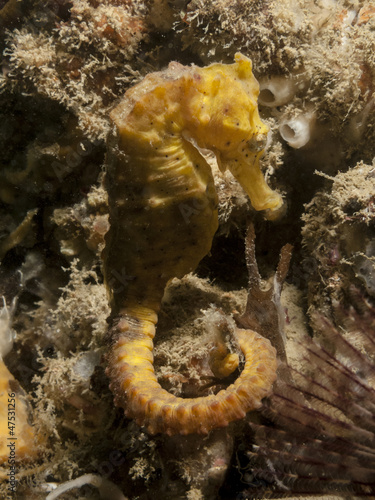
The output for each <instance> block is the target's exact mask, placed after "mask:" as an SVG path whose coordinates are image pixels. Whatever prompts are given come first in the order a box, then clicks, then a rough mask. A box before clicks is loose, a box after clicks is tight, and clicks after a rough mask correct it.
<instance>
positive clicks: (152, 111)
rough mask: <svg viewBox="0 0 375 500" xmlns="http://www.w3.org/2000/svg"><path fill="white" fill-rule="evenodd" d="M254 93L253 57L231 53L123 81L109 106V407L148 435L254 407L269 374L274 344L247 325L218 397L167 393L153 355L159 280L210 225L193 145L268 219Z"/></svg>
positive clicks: (177, 273)
mask: <svg viewBox="0 0 375 500" xmlns="http://www.w3.org/2000/svg"><path fill="white" fill-rule="evenodd" d="M258 93H259V88H258V83H257V81H256V80H255V78H254V76H253V74H252V71H251V61H250V60H249V59H247V58H246V57H244V56H242V55H241V54H236V57H235V63H234V64H232V65H224V64H213V65H211V66H208V67H206V68H198V67H196V66H192V67H184V66H181V65H180V64H178V63H171V64H170V65H169V67H168V69H167V70H165V71H163V72H158V73H152V74H150V75H148V76H147V77H146V78H145V79H144V80H143V81H142V82H141V83H139V84H138V85H136V86H135V87H133V88H132V89H130V90H129V91H128V92H127V93H126V94H125V96H124V99H123V100H122V101H121V102H120V104H119V105H118V106H117V107H116V108H115V109H114V110H113V111H112V113H111V119H112V121H113V133H112V135H111V136H110V137H109V139H108V152H107V173H106V186H107V190H108V198H109V206H110V220H111V229H110V231H109V234H108V235H107V244H106V248H105V251H104V255H103V257H104V269H105V277H106V282H107V285H108V289H109V291H110V294H111V307H112V317H113V327H112V330H111V341H112V348H111V350H110V352H109V355H108V368H107V374H108V376H109V378H110V379H111V389H112V391H113V392H114V395H115V401H116V404H118V405H120V406H122V407H123V408H124V409H125V413H126V415H128V416H129V417H132V418H135V419H136V421H137V422H138V423H139V424H140V425H144V426H146V428H147V429H148V431H149V432H151V433H156V432H166V433H168V434H175V433H181V434H188V433H192V432H200V433H206V432H208V431H210V430H211V429H213V428H216V427H221V426H225V425H227V424H228V422H230V421H232V420H235V419H239V418H242V417H243V416H244V415H245V413H246V412H247V411H249V410H251V409H254V408H257V407H259V405H260V402H261V399H262V398H263V397H264V396H266V395H268V394H270V392H271V388H272V383H273V381H274V380H275V377H276V358H275V351H274V349H273V347H272V346H271V345H270V343H269V342H268V341H267V340H265V339H263V338H262V337H261V336H259V335H258V334H257V333H255V332H252V331H250V330H240V329H238V332H237V336H238V342H239V345H240V348H241V349H242V351H243V352H244V354H245V360H246V361H245V368H244V370H243V371H242V373H241V375H240V377H239V378H238V379H237V381H236V382H235V383H234V384H233V385H231V386H229V387H228V388H227V389H226V390H225V391H221V392H220V393H218V394H216V395H215V396H208V397H206V398H196V399H182V398H177V397H175V396H173V395H171V394H169V393H168V392H167V391H165V390H163V389H162V388H161V387H160V385H159V384H158V382H157V380H156V377H155V374H154V370H153V364H152V363H153V355H152V349H153V342H152V339H153V337H154V334H155V324H156V322H157V312H158V311H159V308H160V303H161V299H162V296H163V293H164V288H165V286H166V284H167V282H168V281H169V280H170V279H171V278H173V277H182V276H184V275H185V274H187V273H188V272H191V271H193V270H194V269H195V268H196V266H197V265H198V263H199V261H200V260H201V259H202V258H203V257H204V256H205V255H206V254H207V253H208V252H209V250H210V248H211V243H212V239H213V236H214V234H215V232H216V229H217V226H218V218H217V195H216V192H215V187H214V181H213V177H212V173H211V169H210V167H209V165H208V164H207V162H206V160H205V159H204V158H203V156H202V155H201V154H200V152H199V150H198V149H197V146H198V147H201V148H207V149H210V150H212V151H213V152H214V153H215V154H216V156H217V158H218V161H219V165H221V166H222V167H228V168H229V169H230V170H231V172H232V173H233V175H234V176H235V177H236V178H237V180H238V181H239V182H240V184H241V186H242V187H243V188H244V190H245V191H246V193H247V194H248V195H249V197H250V200H251V203H252V205H253V207H254V208H255V209H256V210H265V211H266V216H268V217H269V218H272V217H274V216H275V215H276V214H277V213H278V211H279V210H280V208H281V206H282V199H281V196H280V195H279V194H278V193H276V192H274V191H272V190H271V189H270V188H269V186H268V185H267V184H266V182H265V180H264V178H263V176H262V173H261V171H260V169H259V166H258V158H259V156H260V155H261V154H262V148H263V147H264V142H265V137H266V134H267V127H266V126H265V125H264V124H263V123H262V122H261V121H260V118H259V114H258V108H257V96H258ZM234 368H235V367H234ZM223 371H224V372H225V371H226V368H225V367H224V368H223Z"/></svg>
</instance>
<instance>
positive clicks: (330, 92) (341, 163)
mask: <svg viewBox="0 0 375 500" xmlns="http://www.w3.org/2000/svg"><path fill="white" fill-rule="evenodd" d="M0 45H1V52H2V59H1V65H2V71H1V72H0V100H1V106H0V114H1V120H0V141H1V142H2V147H1V160H0V298H1V301H0V304H1V306H0V348H1V350H0V355H1V363H0V375H1V378H0V385H1V388H2V389H1V398H0V411H1V422H0V432H1V434H0V450H1V454H0V496H1V497H4V498H6V497H7V495H13V496H11V498H17V499H26V498H27V499H42V498H43V499H44V498H47V499H48V500H52V499H53V498H61V499H62V498H71V499H73V498H77V499H78V498H93V499H94V498H117V499H123V498H129V499H134V500H135V499H142V500H143V499H150V498H153V499H159V498H163V499H173V500H174V499H184V498H186V499H189V500H195V499H197V500H202V499H215V498H221V499H230V500H232V499H251V498H281V497H283V498H284V497H287V498H296V497H299V496H304V497H305V496H308V497H316V496H320V495H330V497H332V496H335V498H353V497H356V496H367V497H375V481H374V477H375V446H374V444H375V438H374V431H375V428H374V427H375V425H374V419H375V397H374V394H375V393H374V390H375V365H374V357H375V309H374V305H375V220H374V219H375V194H374V193H375V163H374V157H375V127H374V125H375V113H374V99H375V95H374V77H375V55H374V54H375V7H374V4H373V2H371V1H350V0H347V1H343V0H338V1H335V0H321V1H319V0H316V1H307V0H287V1H285V2H278V1H276V0H267V1H260V0H256V1H252V2H250V1H249V2H244V1H241V0H237V1H228V0H213V1H208V0H193V1H191V2H186V1H166V0H147V1H131V0H105V1H103V2H99V1H97V0H71V1H58V0H47V1H43V2H42V1H41V0H35V1H30V0H20V1H15V0H9V1H7V0H2V1H0ZM237 52H241V53H242V54H243V55H244V56H246V57H248V58H250V59H251V60H252V63H253V73H254V75H255V77H256V78H257V80H258V81H259V85H260V93H259V97H258V104H259V113H260V117H261V119H262V121H263V122H265V123H266V124H267V126H268V127H269V129H270V131H269V133H268V138H267V144H266V147H265V152H264V154H263V156H262V158H261V160H260V162H261V167H262V171H263V173H264V175H265V177H266V179H267V182H268V184H269V185H270V186H271V187H272V189H274V190H276V191H278V192H279V193H281V194H282V196H283V198H284V201H285V205H286V209H285V213H284V215H283V216H282V217H280V218H279V219H278V220H276V221H267V220H265V219H264V217H263V216H262V215H261V214H259V213H257V212H256V211H255V210H254V209H253V208H252V207H251V205H250V202H249V200H248V198H247V196H246V194H245V192H244V191H243V190H242V188H241V187H240V185H239V184H238V183H237V181H236V180H235V178H234V177H233V176H232V174H231V173H230V172H229V171H224V172H223V171H222V170H221V169H220V166H219V165H218V164H217V162H216V160H215V158H214V156H213V155H210V154H209V153H208V152H206V151H203V152H202V154H203V155H205V158H206V160H207V161H208V162H209V164H210V165H211V168H212V172H213V177H214V183H215V190H216V192H217V196H218V219H219V227H218V230H217V232H216V235H215V237H214V240H213V244H212V248H211V252H210V254H209V255H208V256H206V257H205V258H204V259H203V260H202V261H201V262H200V264H199V266H198V268H197V269H196V270H195V272H194V273H190V274H188V275H186V276H184V277H182V278H181V279H173V280H172V281H171V282H170V283H169V284H168V286H167V288H166V290H165V293H164V297H163V301H162V305H161V310H160V312H159V322H158V327H157V335H156V338H155V349H154V366H155V371H156V374H157V377H158V381H159V382H160V384H161V385H162V387H163V388H164V389H166V390H168V391H169V392H170V393H172V394H174V395H176V396H179V397H189V398H190V397H192V398H196V397H199V396H208V395H211V394H216V393H217V392H218V391H220V390H222V389H225V388H226V387H228V386H229V385H230V384H232V383H233V382H234V380H235V378H236V377H237V376H238V373H239V370H237V372H236V373H235V374H233V375H228V374H225V373H224V374H223V373H220V370H219V371H218V370H217V367H216V365H215V363H212V362H210V360H212V359H213V355H214V356H216V354H218V355H219V356H220V355H221V353H222V352H223V353H224V354H226V353H228V352H229V353H230V354H233V355H234V356H238V359H239V363H240V364H239V366H240V368H241V366H242V365H241V363H242V359H241V354H240V353H239V350H238V345H237V343H236V339H235V336H234V335H233V331H234V330H235V328H236V327H238V325H242V326H241V328H252V329H256V331H257V332H258V333H260V334H261V335H262V336H264V337H266V338H268V339H269V340H270V341H271V343H272V344H273V345H274V347H275V348H276V350H277V355H278V364H279V367H278V374H277V381H276V383H275V384H274V387H273V393H272V394H271V396H270V397H269V398H266V399H265V400H264V404H263V406H262V408H260V409H259V410H257V411H254V412H250V413H249V414H248V415H247V416H246V417H245V418H243V419H242V420H238V421H237V422H235V423H232V424H230V425H229V426H227V427H225V428H223V429H216V430H214V431H212V432H211V433H210V434H209V435H208V436H204V437H202V436H197V435H194V434H192V435H188V436H180V435H178V436H167V435H164V434H157V435H156V436H150V435H149V434H148V433H147V432H146V430H145V429H144V428H142V427H139V426H138V425H137V424H136V423H135V422H134V421H133V420H131V419H128V418H126V417H125V415H124V412H123V410H122V409H121V408H116V407H115V405H114V403H113V395H112V393H111V391H110V390H109V381H108V378H107V377H106V374H105V366H106V363H105V356H106V352H107V343H106V338H107V337H106V336H107V333H108V323H107V319H108V318H109V316H110V308H109V301H108V296H107V290H106V287H105V285H104V282H103V270H102V259H101V255H102V252H103V249H104V247H105V235H106V234H107V233H108V230H109V227H110V219H109V208H108V195H107V192H106V189H105V186H104V183H103V168H104V164H105V157H106V150H107V145H106V138H107V135H108V133H109V132H110V130H111V122H110V118H109V113H110V112H111V110H112V109H113V108H114V107H115V106H116V105H117V104H118V102H119V99H120V98H121V97H122V96H123V95H124V93H125V92H126V90H127V89H129V88H130V87H132V86H133V85H135V84H136V83H137V82H139V81H141V80H142V79H143V78H144V77H145V76H146V75H147V74H149V73H152V72H155V71H161V70H164V69H165V68H166V67H167V66H168V64H169V63H170V62H172V61H176V62H178V63H181V64H183V65H190V64H195V65H197V66H200V67H202V66H207V65H208V64H211V63H217V62H222V63H225V64H229V63H232V62H233V59H234V54H235V53H237ZM287 245H292V246H293V250H292V251H291V248H290V246H287ZM290 252H292V253H291V260H290ZM289 260H290V262H289ZM287 273H288V274H287ZM117 280H118V281H119V286H120V287H121V286H123V285H126V284H127V283H128V282H129V281H131V280H132V269H127V268H125V269H123V272H122V273H120V275H119V276H117ZM214 359H215V358H214ZM8 394H12V396H10V397H9V399H10V402H9V401H8ZM9 405H13V406H15V410H14V409H13V406H9ZM13 411H14V412H15V420H13V418H12V417H13V416H14V414H13V413H11V412H13ZM8 419H10V420H9V421H10V425H8ZM12 429H13V430H12ZM10 431H12V432H15V433H16V437H17V439H18V445H17V447H16V455H15V458H14V457H13V456H10V453H11V448H8V447H7V446H6V443H7V438H9V437H11V436H10V435H9V432H10ZM17 433H18V434H17ZM13 458H14V460H15V462H12V460H13ZM10 472H11V473H12V475H13V474H14V477H15V479H16V483H15V489H16V493H13V492H12V491H9V487H11V486H12V484H11V483H10V482H9V478H10V477H11V476H10V475H9V473H10ZM12 477H13V476H12Z"/></svg>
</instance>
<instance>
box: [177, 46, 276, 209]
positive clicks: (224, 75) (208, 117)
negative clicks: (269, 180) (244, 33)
mask: <svg viewBox="0 0 375 500" xmlns="http://www.w3.org/2000/svg"><path fill="white" fill-rule="evenodd" d="M187 78H188V81H187V85H186V86H187V88H189V85H190V90H189V98H187V99H186V100H185V106H184V108H183V113H184V114H185V119H186V123H187V128H188V132H189V134H190V135H191V136H192V137H194V139H195V141H196V143H197V144H198V146H199V147H202V148H207V149H211V150H212V151H214V152H215V154H216V157H217V159H218V162H219V166H220V167H221V168H222V170H224V169H226V168H228V169H229V170H230V171H231V172H232V174H233V175H234V176H235V177H236V179H237V180H238V181H239V183H240V184H241V186H242V187H243V189H244V190H245V191H246V193H247V194H248V196H249V198H250V200H251V202H252V205H253V207H254V208H255V209H256V210H266V211H267V212H266V216H267V217H268V218H276V216H277V215H278V214H279V213H280V209H281V207H282V205H283V202H282V198H281V196H280V194H278V193H276V192H275V191H272V190H271V189H270V188H269V187H268V186H267V184H266V183H265V181H264V178H263V175H262V174H261V172H260V170H259V165H258V162H259V158H260V156H261V155H262V154H263V151H264V147H265V144H266V139H267V133H268V127H267V125H265V124H264V123H263V122H262V121H261V119H260V116H259V112H258V105H257V100H258V95H259V84H258V82H257V80H256V79H255V77H254V75H253V73H252V63H251V61H250V59H248V58H247V57H246V56H244V55H242V54H240V53H237V54H236V55H235V62H234V64H220V63H218V64H212V65H210V66H207V67H205V68H196V67H194V71H192V72H191V73H190V74H189V75H188V76H187ZM189 79H190V81H189Z"/></svg>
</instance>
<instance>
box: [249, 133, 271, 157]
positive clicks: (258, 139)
mask: <svg viewBox="0 0 375 500" xmlns="http://www.w3.org/2000/svg"><path fill="white" fill-rule="evenodd" d="M266 144H267V134H255V135H253V137H252V138H251V139H250V140H249V141H247V147H248V148H249V149H250V151H251V152H254V153H259V152H260V151H263V149H264V148H265V147H266Z"/></svg>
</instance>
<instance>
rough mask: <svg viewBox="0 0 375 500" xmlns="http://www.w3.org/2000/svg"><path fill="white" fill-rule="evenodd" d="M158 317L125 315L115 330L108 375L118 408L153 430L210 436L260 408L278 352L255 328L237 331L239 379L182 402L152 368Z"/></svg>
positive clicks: (141, 313) (150, 313) (139, 313)
mask: <svg viewBox="0 0 375 500" xmlns="http://www.w3.org/2000/svg"><path fill="white" fill-rule="evenodd" d="M156 322H157V315H156V313H154V312H153V311H151V310H148V311H147V310H145V309H142V311H134V310H133V311H129V310H127V311H122V313H121V317H120V319H118V320H117V321H116V322H115V325H114V328H113V330H112V335H113V345H112V349H111V350H110V352H109V354H108V368H107V375H108V377H109V378H110V380H111V384H110V388H111V390H112V391H113V393H114V397H115V403H116V405H117V406H120V407H122V408H124V410H125V414H126V416H127V417H129V418H134V419H135V420H136V422H137V423H138V424H139V425H141V426H144V427H146V429H147V430H148V432H150V433H151V434H156V433H159V432H164V433H167V434H169V435H173V434H192V433H199V434H207V433H208V432H210V431H211V430H212V429H214V428H217V427H225V426H227V425H228V424H229V423H230V422H232V421H233V420H238V419H240V418H243V417H244V416H245V414H246V413H247V412H248V411H250V410H254V409H256V408H259V407H260V405H261V401H262V399H263V398H264V397H266V396H268V395H269V394H270V393H271V389H272V384H273V382H274V381H275V379H276V368H277V362H276V351H275V349H274V348H273V347H272V346H271V344H270V342H269V341H268V340H267V339H265V338H263V337H262V336H260V335H259V334H257V333H256V332H253V331H251V330H242V329H238V330H237V338H238V343H239V345H240V348H241V350H242V352H243V353H244V355H245V366H244V369H243V370H242V372H241V374H240V376H239V377H238V379H237V380H236V381H235V382H234V383H233V384H231V385H230V386H229V387H227V388H226V389H225V390H222V391H220V392H219V393H217V394H216V395H211V396H206V397H199V398H186V399H185V398H180V397H176V396H174V395H173V394H170V393H169V392H167V391H166V390H165V389H163V388H162V387H161V386H160V384H159V383H158V381H157V378H156V375H155V372H154V368H153V354H152V349H153V340H152V339H153V337H154V334H155V324H156Z"/></svg>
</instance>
